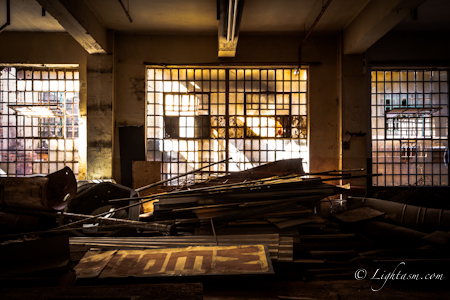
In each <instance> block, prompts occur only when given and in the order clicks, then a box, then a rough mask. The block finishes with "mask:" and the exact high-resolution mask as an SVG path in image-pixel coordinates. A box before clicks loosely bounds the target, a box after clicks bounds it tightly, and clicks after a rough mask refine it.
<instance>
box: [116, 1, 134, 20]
mask: <svg viewBox="0 0 450 300" xmlns="http://www.w3.org/2000/svg"><path fill="white" fill-rule="evenodd" d="M119 3H120V5H121V6H122V9H123V11H124V12H125V14H126V15H127V17H128V20H130V23H132V22H133V20H132V19H131V17H130V12H129V11H128V10H127V9H126V8H125V5H123V3H122V0H119Z"/></svg>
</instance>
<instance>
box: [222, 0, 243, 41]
mask: <svg viewBox="0 0 450 300" xmlns="http://www.w3.org/2000/svg"><path fill="white" fill-rule="evenodd" d="M243 2H244V0H241V1H239V0H229V1H228V16H227V31H226V37H227V43H229V42H230V41H231V42H232V43H233V42H234V39H235V38H236V36H237V34H236V32H237V31H238V30H239V24H238V19H239V18H238V15H239V16H240V15H241V14H242V7H243ZM239 7H240V9H239ZM219 19H221V18H220V17H219Z"/></svg>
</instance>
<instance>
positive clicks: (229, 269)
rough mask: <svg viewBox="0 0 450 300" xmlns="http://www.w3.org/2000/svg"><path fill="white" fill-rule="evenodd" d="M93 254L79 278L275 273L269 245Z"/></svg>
mask: <svg viewBox="0 0 450 300" xmlns="http://www.w3.org/2000/svg"><path fill="white" fill-rule="evenodd" d="M92 252H93V251H89V252H88V253H87V254H86V256H85V257H84V258H83V259H81V261H80V263H79V264H78V266H77V267H76V268H75V270H76V272H77V277H78V278H92V275H93V274H96V273H97V272H96V271H95V272H94V271H92V270H99V269H101V272H100V273H99V278H111V277H114V278H117V277H160V276H199V275H244V274H273V268H272V262H271V260H270V258H269V253H268V249H267V246H265V245H238V246H212V247H206V246H200V247H187V248H171V249H147V250H118V251H117V252H116V253H114V254H113V255H112V257H111V256H110V255H107V253H104V254H102V255H103V259H101V257H102V256H101V255H96V254H95V253H92ZM93 257H95V258H96V259H92V258H93ZM105 261H106V263H105Z"/></svg>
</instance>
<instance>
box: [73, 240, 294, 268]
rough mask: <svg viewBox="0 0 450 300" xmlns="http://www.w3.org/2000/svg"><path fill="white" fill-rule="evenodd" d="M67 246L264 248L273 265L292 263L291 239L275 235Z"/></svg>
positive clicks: (91, 242)
mask: <svg viewBox="0 0 450 300" xmlns="http://www.w3.org/2000/svg"><path fill="white" fill-rule="evenodd" d="M70 244H71V245H84V246H90V247H98V248H102V249H110V248H112V249H121V250H124V249H126V250H143V249H164V248H185V247H191V246H234V245H261V244H262V245H267V248H268V249H269V254H270V258H271V259H272V260H273V261H283V262H292V261H293V239H292V238H290V237H281V236H280V235H279V234H248V235H218V236H215V237H214V236H211V235H195V236H154V237H71V238H70Z"/></svg>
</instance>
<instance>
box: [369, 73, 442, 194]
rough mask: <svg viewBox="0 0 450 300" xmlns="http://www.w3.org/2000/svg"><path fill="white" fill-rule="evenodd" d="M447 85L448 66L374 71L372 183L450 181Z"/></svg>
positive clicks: (372, 83)
mask: <svg viewBox="0 0 450 300" xmlns="http://www.w3.org/2000/svg"><path fill="white" fill-rule="evenodd" d="M448 89H449V78H448V70H446V69H434V70H423V69H415V70H408V69H407V70H376V71H372V73H371V124H372V125H371V127H372V171H373V172H375V173H381V174H383V175H382V176H379V177H375V178H374V179H373V182H372V185H373V186H448V178H449V170H448V144H449V143H448V139H449V138H448V137H449V134H448V130H449V129H448V114H449V112H448V102H449V99H448V97H449V95H448ZM446 155H447V156H446Z"/></svg>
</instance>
